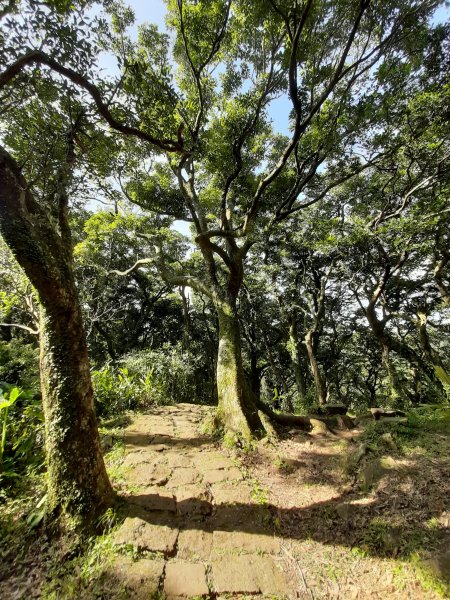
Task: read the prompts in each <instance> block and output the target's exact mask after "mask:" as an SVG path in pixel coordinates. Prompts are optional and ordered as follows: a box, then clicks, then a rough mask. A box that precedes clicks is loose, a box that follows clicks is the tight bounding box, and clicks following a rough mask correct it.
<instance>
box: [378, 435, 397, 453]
mask: <svg viewBox="0 0 450 600" xmlns="http://www.w3.org/2000/svg"><path fill="white" fill-rule="evenodd" d="M381 439H382V440H383V441H384V442H385V444H386V446H389V448H390V449H391V450H397V444H396V443H395V440H394V438H393V437H392V433H383V435H382V436H381Z"/></svg>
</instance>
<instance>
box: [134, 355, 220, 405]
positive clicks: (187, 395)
mask: <svg viewBox="0 0 450 600" xmlns="http://www.w3.org/2000/svg"><path fill="white" fill-rule="evenodd" d="M122 364H124V365H125V366H126V367H127V368H128V370H129V371H130V373H133V374H136V375H137V376H139V377H141V378H143V377H146V376H148V375H149V374H151V382H150V385H149V386H148V389H147V392H146V393H147V395H148V396H147V401H150V402H154V403H155V404H172V403H177V402H195V403H203V404H208V403H210V402H212V393H211V379H210V378H209V377H208V374H207V373H205V365H204V362H203V360H202V357H201V356H199V355H198V354H195V353H194V352H192V353H191V352H186V351H183V350H182V348H181V345H180V344H178V345H175V346H174V345H171V344H164V345H163V346H162V347H161V348H160V349H158V350H142V351H140V352H133V353H131V354H129V355H127V356H125V358H124V359H123V360H122Z"/></svg>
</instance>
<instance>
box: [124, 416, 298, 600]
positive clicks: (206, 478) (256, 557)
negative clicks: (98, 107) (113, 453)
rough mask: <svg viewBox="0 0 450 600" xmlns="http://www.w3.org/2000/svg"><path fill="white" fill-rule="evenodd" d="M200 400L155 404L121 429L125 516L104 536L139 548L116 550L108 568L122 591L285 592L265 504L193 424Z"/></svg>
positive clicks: (137, 594) (170, 594)
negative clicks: (135, 553)
mask: <svg viewBox="0 0 450 600" xmlns="http://www.w3.org/2000/svg"><path fill="white" fill-rule="evenodd" d="M209 410H210V409H208V408H207V407H201V406H198V405H191V404H178V405H177V406H173V407H162V408H159V409H156V410H155V411H154V412H152V414H151V415H140V416H138V417H137V418H136V419H135V420H134V422H133V423H132V425H130V426H129V427H128V428H127V429H126V430H125V434H124V438H123V439H124V442H125V446H126V457H125V461H124V465H123V466H124V467H125V469H126V471H125V472H126V478H127V481H128V489H129V490H130V491H129V495H128V496H127V515H128V516H127V517H126V519H125V521H124V522H123V524H122V525H121V526H120V528H119V529H118V530H117V532H116V534H115V538H114V542H115V544H117V545H118V546H121V547H124V549H125V550H127V549H128V550H130V549H131V547H133V548H134V549H137V550H138V551H140V553H138V555H141V556H142V555H143V556H145V558H141V559H140V560H137V561H133V560H132V559H131V558H128V557H127V554H123V555H122V556H121V557H120V559H118V560H117V562H116V563H114V565H113V566H112V571H113V573H114V576H115V577H117V578H119V579H120V580H121V583H122V584H123V585H125V586H126V589H127V593H128V596H127V597H129V598H151V597H157V596H155V594H157V593H158V591H159V592H161V591H164V593H165V595H166V597H167V598H168V599H175V598H194V597H195V598H199V597H205V598H209V597H214V598H220V597H224V598H225V597H229V595H233V597H239V596H240V595H245V594H251V595H256V596H258V595H260V596H269V597H271V598H274V597H275V598H288V597H292V596H291V594H290V586H289V582H288V581H287V577H286V574H285V573H284V572H283V563H282V556H281V547H280V542H279V540H278V539H277V538H276V537H275V536H274V533H273V519H272V515H271V513H270V512H269V510H268V509H267V508H266V507H265V506H264V505H263V504H261V503H258V502H257V501H256V500H255V499H253V496H254V486H253V485H252V482H251V481H248V480H246V479H245V477H244V475H243V473H242V472H241V469H240V468H239V465H238V464H236V462H235V461H234V460H233V458H232V457H231V456H228V455H227V453H226V452H225V451H223V450H221V449H218V448H217V446H215V445H214V443H213V442H212V440H211V439H210V438H209V437H207V436H204V435H202V434H201V433H199V424H200V423H201V421H202V420H203V418H204V417H205V415H206V414H207V413H208V411H209ZM152 594H153V596H152Z"/></svg>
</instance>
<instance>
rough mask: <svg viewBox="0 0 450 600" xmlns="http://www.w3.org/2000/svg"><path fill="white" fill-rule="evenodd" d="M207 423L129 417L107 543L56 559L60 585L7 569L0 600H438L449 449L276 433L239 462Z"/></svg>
mask: <svg viewBox="0 0 450 600" xmlns="http://www.w3.org/2000/svg"><path fill="white" fill-rule="evenodd" d="M211 410H212V409H211V408H208V407H202V406H197V405H191V404H179V405H176V406H168V407H167V406H166V407H160V408H158V409H155V410H154V411H152V412H151V413H149V414H145V415H137V416H134V417H133V419H132V422H131V423H130V424H129V425H128V426H127V427H126V428H125V429H123V430H122V431H121V432H120V434H116V435H115V436H114V437H113V438H111V439H110V440H109V442H108V443H109V445H110V446H111V448H110V452H109V454H107V462H108V464H109V470H110V475H111V477H112V479H113V481H114V483H115V486H116V489H117V490H118V492H119V495H120V497H121V503H120V506H119V509H118V510H117V514H116V515H115V517H114V519H112V521H111V530H110V533H109V534H108V535H105V536H103V537H102V538H101V542H99V541H96V542H95V543H93V546H92V549H91V550H90V554H87V555H86V556H85V557H77V558H75V559H71V558H70V559H67V560H68V563H67V564H70V566H68V567H67V569H66V571H64V573H62V570H61V567H60V566H59V567H58V568H55V566H53V568H52V569H53V570H51V569H50V570H49V572H48V573H47V574H46V575H45V576H43V575H42V569H41V572H40V575H36V577H35V578H34V582H33V584H32V586H31V588H30V584H29V581H30V572H32V569H31V571H30V568H29V567H30V565H29V561H30V558H29V556H28V557H25V558H24V559H23V560H22V562H20V561H19V562H16V563H15V565H14V567H13V568H12V569H10V570H9V572H8V576H7V577H6V578H4V581H3V583H1V582H0V596H1V597H2V598H5V599H11V600H16V599H19V598H31V597H41V598H47V599H49V600H59V599H60V598H61V599H63V600H65V598H75V597H77V598H104V599H105V600H106V599H108V598H142V599H144V598H146V599H150V598H153V599H162V598H168V599H176V598H201V597H205V598H219V599H220V598H250V597H251V598H254V597H261V598H263V597H264V598H272V599H274V598H289V599H291V598H308V599H331V598H339V599H343V600H346V599H353V598H360V599H365V598H374V599H375V598H379V599H381V598H383V599H385V598H398V599H405V598H409V599H417V600H419V599H421V600H422V599H426V600H428V599H429V600H431V599H434V598H439V597H442V594H444V593H445V588H444V586H441V587H440V585H439V584H438V583H436V581H438V580H436V579H435V575H440V576H441V577H443V578H444V579H445V577H446V576H447V575H448V564H447V562H448V560H449V556H448V548H450V543H449V542H450V531H449V525H450V481H449V464H450V463H449V458H448V457H449V453H448V450H449V449H450V439H449V438H448V437H446V436H441V438H442V439H439V440H437V442H436V439H434V441H431V442H430V440H428V442H427V444H425V443H422V442H423V440H414V439H412V440H410V442H408V444H406V446H405V445H404V446H403V447H402V448H401V450H400V449H399V448H398V446H397V443H396V438H395V436H393V435H391V434H390V433H384V434H383V435H382V436H381V437H382V443H379V441H376V440H375V442H374V443H373V444H367V443H366V444H362V443H361V439H360V436H361V432H360V431H356V430H355V431H350V432H344V433H341V434H338V435H328V436H312V435H308V434H304V433H298V432H295V431H288V430H284V431H281V432H280V436H281V437H280V439H279V440H278V441H276V443H271V442H268V441H267V440H266V441H263V442H260V443H258V444H257V445H256V447H255V448H253V449H252V450H250V451H245V452H244V451H243V450H236V449H229V450H227V449H224V448H223V447H222V446H220V445H219V444H218V443H216V442H215V441H214V440H213V439H212V438H211V437H209V436H208V435H206V434H203V433H201V431H202V424H203V423H204V421H205V419H207V417H208V415H209V414H210V412H211ZM433 444H434V445H433ZM443 448H444V449H446V451H445V452H442V450H443ZM27 560H28V563H27ZM27 568H28V571H27V572H26V569H27ZM25 572H26V574H25ZM27 581H28V583H27ZM439 591H440V592H441V596H439V594H438V592H439ZM5 594H6V595H5Z"/></svg>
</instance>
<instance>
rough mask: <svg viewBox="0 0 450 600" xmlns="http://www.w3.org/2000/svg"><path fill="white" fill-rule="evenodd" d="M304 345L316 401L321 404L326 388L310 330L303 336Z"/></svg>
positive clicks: (325, 400) (324, 402)
mask: <svg viewBox="0 0 450 600" xmlns="http://www.w3.org/2000/svg"><path fill="white" fill-rule="evenodd" d="M305 346H306V350H307V352H308V358H309V364H310V365H311V371H312V374H313V378H314V386H315V388H316V398H317V402H318V403H319V405H323V404H326V402H327V388H326V385H325V382H324V379H323V377H322V374H321V372H320V368H319V364H318V362H317V359H316V355H315V352H314V345H313V339H312V334H311V332H308V333H307V334H306V336H305Z"/></svg>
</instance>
